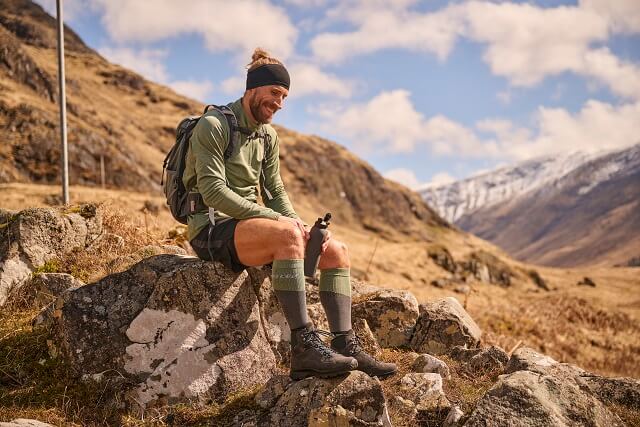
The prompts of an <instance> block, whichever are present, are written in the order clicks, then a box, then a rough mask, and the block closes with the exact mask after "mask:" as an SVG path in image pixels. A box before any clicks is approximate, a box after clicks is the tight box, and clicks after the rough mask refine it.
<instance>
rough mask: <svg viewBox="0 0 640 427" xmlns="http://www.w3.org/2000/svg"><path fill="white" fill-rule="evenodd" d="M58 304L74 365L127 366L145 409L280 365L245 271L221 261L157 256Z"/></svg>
mask: <svg viewBox="0 0 640 427" xmlns="http://www.w3.org/2000/svg"><path fill="white" fill-rule="evenodd" d="M56 305H57V306H59V307H60V312H59V316H58V317H57V321H56V327H55V331H54V332H55V335H56V336H57V340H58V344H59V346H60V347H61V350H62V354H63V355H64V356H65V357H66V359H67V361H68V363H69V364H70V366H72V367H73V368H74V370H75V371H76V372H77V373H78V374H79V375H83V376H95V375H96V374H100V373H105V371H106V373H105V375H110V373H111V372H118V373H120V374H122V375H123V376H124V377H125V379H126V381H127V383H133V384H134V386H133V389H132V390H131V391H130V392H129V393H128V396H129V397H130V399H131V400H132V401H135V402H136V403H137V404H139V405H140V406H142V407H145V406H147V405H152V404H154V403H156V402H159V403H163V402H167V403H174V402H179V401H194V400H196V401H197V400H199V401H203V400H214V401H217V402H222V401H223V400H224V399H225V398H226V397H227V396H228V395H229V394H230V393H234V392H237V391H239V390H242V389H246V388H249V387H253V386H255V385H258V384H265V383H266V382H267V381H268V379H269V378H271V376H272V375H273V372H274V370H275V362H276V361H275V356H274V354H273V352H272V350H271V347H270V346H269V342H268V341H267V338H266V336H265V333H264V327H263V324H262V321H261V316H260V311H259V307H258V299H257V296H256V293H255V291H254V287H253V284H252V282H251V280H250V278H249V275H248V273H247V272H242V273H240V274H234V273H231V271H229V270H227V269H226V268H224V267H223V266H222V265H221V264H219V263H211V262H205V261H201V260H199V259H197V258H191V257H182V256H177V255H158V256H153V257H150V258H146V259H144V260H143V261H141V262H140V263H138V264H136V265H135V266H134V267H132V268H131V269H130V270H127V271H125V272H123V273H118V274H113V275H110V276H107V277H105V278H104V279H102V280H100V281H99V282H96V283H93V284H90V285H85V286H83V287H81V288H78V289H75V290H72V291H70V292H67V293H65V294H64V295H63V296H62V297H61V298H60V299H59V300H58V301H57V302H56ZM104 343H109V345H108V346H105V345H104ZM248 373H250V374H248ZM118 375H119V374H118ZM115 378H117V376H115Z"/></svg>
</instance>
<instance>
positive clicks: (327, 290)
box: [320, 268, 351, 332]
mask: <svg viewBox="0 0 640 427" xmlns="http://www.w3.org/2000/svg"><path fill="white" fill-rule="evenodd" d="M320 302H321V303H322V307H324V312H325V313H326V315H327V321H328V322H329V329H330V330H331V332H345V331H349V330H350V329H351V280H350V279H349V269H348V268H327V269H325V270H320Z"/></svg>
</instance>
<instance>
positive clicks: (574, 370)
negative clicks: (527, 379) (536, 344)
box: [505, 347, 585, 376]
mask: <svg viewBox="0 0 640 427" xmlns="http://www.w3.org/2000/svg"><path fill="white" fill-rule="evenodd" d="M516 371H531V372H535V373H539V374H542V375H547V374H548V375H555V374H557V373H559V372H562V373H564V374H567V375H573V376H577V375H582V374H583V373H585V371H583V370H582V369H580V368H578V367H577V366H573V365H569V364H566V363H558V362H556V361H555V360H554V359H552V358H551V357H549V356H546V355H544V354H541V353H538V352H536V351H535V350H533V349H531V348H528V347H520V348H519V349H517V350H516V351H515V352H514V353H513V354H512V355H511V358H510V359H509V362H508V363H507V366H506V367H505V372H506V373H507V374H510V373H512V372H516Z"/></svg>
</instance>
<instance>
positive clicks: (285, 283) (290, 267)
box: [271, 259, 304, 292]
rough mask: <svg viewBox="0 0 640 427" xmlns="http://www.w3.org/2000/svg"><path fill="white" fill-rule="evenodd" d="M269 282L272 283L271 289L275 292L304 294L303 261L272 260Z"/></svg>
mask: <svg viewBox="0 0 640 427" xmlns="http://www.w3.org/2000/svg"><path fill="white" fill-rule="evenodd" d="M271 282H272V283H273V289H274V290H276V291H298V292H300V291H302V292H304V260H303V259H276V260H274V261H273V268H272V273H271Z"/></svg>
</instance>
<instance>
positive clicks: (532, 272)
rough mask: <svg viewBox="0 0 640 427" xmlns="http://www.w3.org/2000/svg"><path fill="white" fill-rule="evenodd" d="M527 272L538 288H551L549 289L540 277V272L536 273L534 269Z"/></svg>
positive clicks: (546, 289) (547, 289)
mask: <svg viewBox="0 0 640 427" xmlns="http://www.w3.org/2000/svg"><path fill="white" fill-rule="evenodd" d="M527 274H528V275H529V277H530V278H531V280H532V281H533V283H534V284H535V285H536V286H537V287H538V288H540V289H544V290H545V291H549V290H551V289H549V285H547V282H546V281H545V280H544V279H543V278H542V276H540V273H538V272H537V271H536V270H529V272H528V273H527Z"/></svg>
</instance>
